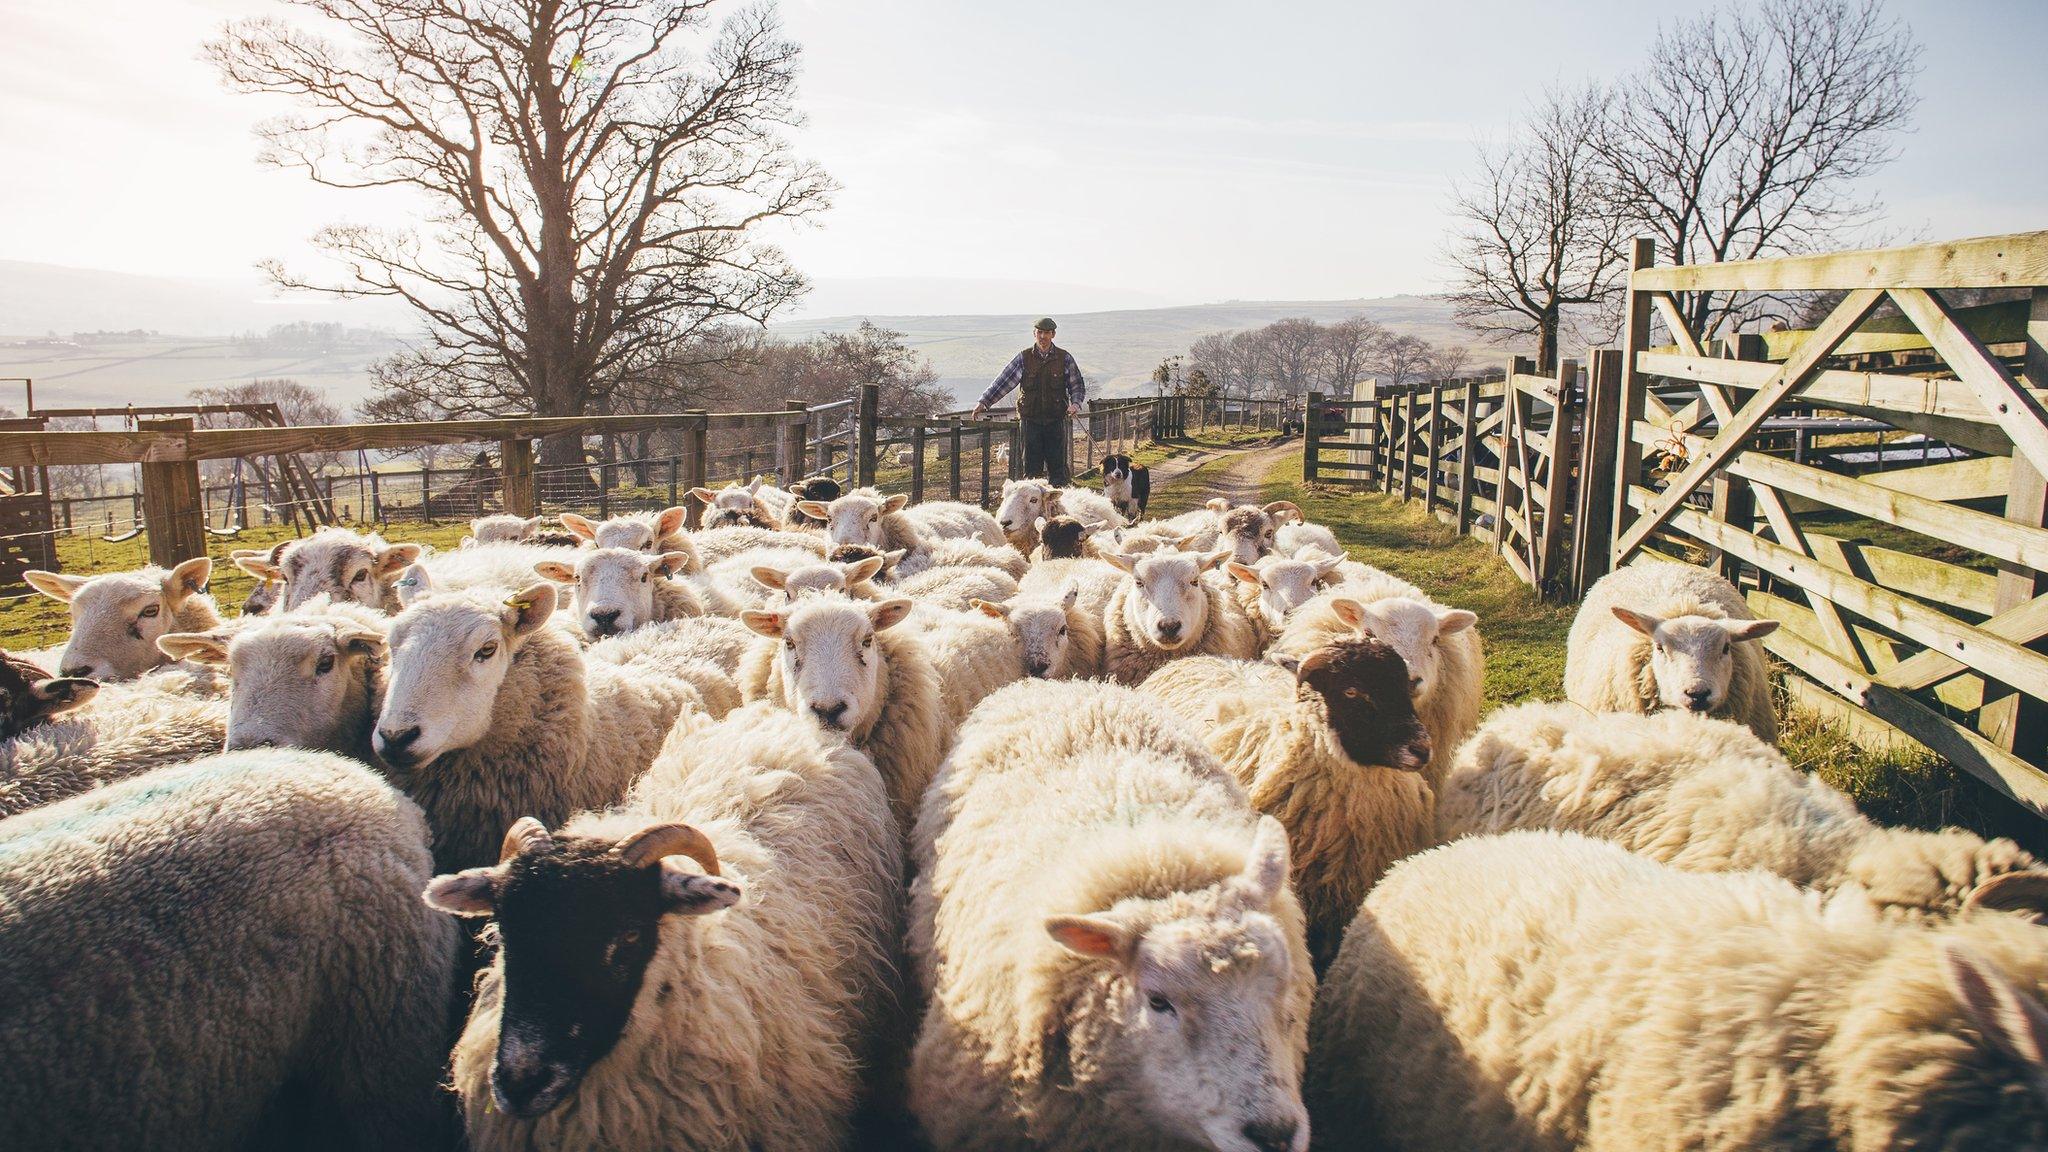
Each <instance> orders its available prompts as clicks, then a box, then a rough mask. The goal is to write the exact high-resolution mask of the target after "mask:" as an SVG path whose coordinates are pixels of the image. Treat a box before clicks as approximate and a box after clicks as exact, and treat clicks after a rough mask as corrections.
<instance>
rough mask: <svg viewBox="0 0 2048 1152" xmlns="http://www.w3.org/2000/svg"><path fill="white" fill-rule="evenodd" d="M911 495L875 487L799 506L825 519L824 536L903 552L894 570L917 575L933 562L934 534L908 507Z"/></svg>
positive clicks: (881, 549)
mask: <svg viewBox="0 0 2048 1152" xmlns="http://www.w3.org/2000/svg"><path fill="white" fill-rule="evenodd" d="M909 503H910V497H908V496H905V495H903V494H902V493H900V492H899V493H897V494H896V495H894V496H883V495H881V494H880V493H878V492H875V491H874V490H873V489H867V488H863V489H856V490H854V491H852V492H849V493H847V494H846V495H844V496H841V497H839V498H838V499H837V500H834V501H832V502H831V503H830V504H824V503H820V502H819V501H816V500H802V501H799V502H798V503H797V508H798V509H799V510H800V511H802V512H803V513H804V515H806V516H812V517H816V518H818V519H820V520H823V521H824V522H825V538H826V540H828V541H829V542H830V543H831V544H832V545H835V546H836V545H842V544H858V545H861V546H862V547H866V548H872V549H874V550H875V551H877V552H884V553H886V552H894V551H900V552H902V553H903V559H902V560H901V561H899V562H897V563H896V564H895V565H893V568H894V571H895V574H896V575H897V576H899V577H902V576H915V575H916V574H918V573H919V572H922V571H924V570H925V569H926V568H929V567H931V565H932V550H931V535H930V533H928V532H926V531H925V529H924V526H923V525H922V524H920V523H919V522H918V521H916V520H915V519H912V518H911V517H910V515H909V514H908V513H907V512H906V511H905V505H907V504H909Z"/></svg>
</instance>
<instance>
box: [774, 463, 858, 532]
mask: <svg viewBox="0 0 2048 1152" xmlns="http://www.w3.org/2000/svg"><path fill="white" fill-rule="evenodd" d="M790 494H791V495H793V496H795V497H796V502H795V503H792V504H791V505H790V506H789V513H788V515H787V517H786V518H785V524H784V526H785V527H787V528H790V529H794V530H802V531H806V532H811V531H819V532H821V531H823V530H824V528H825V521H824V520H823V518H821V517H816V516H809V515H806V514H805V513H804V512H803V510H802V509H800V508H798V507H797V504H800V503H802V502H803V501H805V500H810V501H814V502H816V503H819V504H830V503H832V502H833V501H834V500H837V499H839V498H840V497H841V496H844V495H845V494H846V493H845V491H844V490H843V489H842V488H840V486H839V481H837V480H834V479H833V478H832V477H830V476H812V477H810V478H809V479H807V480H805V481H803V482H802V483H800V484H798V485H797V486H796V487H795V488H793V489H791V490H790Z"/></svg>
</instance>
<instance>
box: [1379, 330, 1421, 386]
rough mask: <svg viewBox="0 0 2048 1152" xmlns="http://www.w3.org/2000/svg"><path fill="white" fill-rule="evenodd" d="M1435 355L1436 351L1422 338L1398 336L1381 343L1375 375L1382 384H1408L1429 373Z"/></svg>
mask: <svg viewBox="0 0 2048 1152" xmlns="http://www.w3.org/2000/svg"><path fill="white" fill-rule="evenodd" d="M1435 355H1436V349H1435V348H1434V347H1433V346H1432V345H1431V344H1430V342H1429V341H1427V340H1424V339H1423V338H1422V337H1420V336H1396V337H1394V338H1393V339H1391V340H1386V341H1383V342H1381V344H1380V346H1379V353H1378V355H1377V356H1375V357H1374V363H1373V375H1375V376H1377V377H1379V380H1380V383H1382V384H1406V383H1408V382H1409V381H1411V380H1416V379H1420V378H1421V377H1422V376H1423V375H1424V374H1425V373H1426V372H1428V370H1429V368H1430V362H1431V360H1432V358H1433V357H1434V356H1435Z"/></svg>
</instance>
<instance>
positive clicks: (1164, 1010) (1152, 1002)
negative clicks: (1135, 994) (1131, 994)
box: [1145, 993, 1174, 1016]
mask: <svg viewBox="0 0 2048 1152" xmlns="http://www.w3.org/2000/svg"><path fill="white" fill-rule="evenodd" d="M1145 1006H1146V1007H1147V1008H1150V1009H1152V1010H1153V1011H1154V1012H1158V1013H1161V1014H1162V1015H1166V1016H1171V1015H1173V1014H1174V1012H1173V1001H1171V1000H1168V999H1167V998H1166V997H1164V996H1161V995H1159V994H1158V993H1154V994H1152V995H1151V996H1147V997H1146V998H1145Z"/></svg>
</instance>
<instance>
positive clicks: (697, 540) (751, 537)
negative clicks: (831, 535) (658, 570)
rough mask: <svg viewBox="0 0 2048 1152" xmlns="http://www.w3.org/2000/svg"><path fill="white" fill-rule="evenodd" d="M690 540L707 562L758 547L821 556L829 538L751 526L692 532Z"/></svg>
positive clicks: (805, 532)
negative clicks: (795, 550)
mask: <svg viewBox="0 0 2048 1152" xmlns="http://www.w3.org/2000/svg"><path fill="white" fill-rule="evenodd" d="M690 540H691V542H692V543H693V544H694V545H695V547H696V549H697V554H698V555H699V556H701V557H702V558H703V562H704V563H705V564H706V565H711V564H719V563H723V562H724V561H727V560H730V559H732V558H733V557H735V556H739V555H743V554H745V553H747V552H751V551H753V550H754V549H756V548H801V549H803V550H804V551H807V552H809V553H811V554H812V555H814V556H817V557H819V558H821V559H822V558H823V557H824V555H825V551H826V543H825V537H824V536H823V535H822V534H820V533H818V532H814V531H809V530H805V531H796V530H793V529H791V530H784V531H780V532H777V531H773V530H770V529H767V528H754V527H751V526H748V527H739V528H711V529H707V530H706V531H703V532H697V533H693V534H691V536H690Z"/></svg>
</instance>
